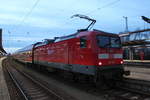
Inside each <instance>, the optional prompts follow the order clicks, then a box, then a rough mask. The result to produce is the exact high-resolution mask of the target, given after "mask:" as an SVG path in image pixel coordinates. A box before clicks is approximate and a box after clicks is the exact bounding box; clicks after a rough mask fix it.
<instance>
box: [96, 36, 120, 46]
mask: <svg viewBox="0 0 150 100" xmlns="http://www.w3.org/2000/svg"><path fill="white" fill-rule="evenodd" d="M97 43H98V46H99V47H101V48H120V47H121V42H120V38H119V37H110V36H97Z"/></svg>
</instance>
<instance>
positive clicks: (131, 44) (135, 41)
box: [122, 40, 150, 46]
mask: <svg viewBox="0 0 150 100" xmlns="http://www.w3.org/2000/svg"><path fill="white" fill-rule="evenodd" d="M145 44H150V41H147V40H134V41H127V42H123V43H122V45H123V46H134V45H145Z"/></svg>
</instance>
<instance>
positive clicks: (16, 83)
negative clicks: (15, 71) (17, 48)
mask: <svg viewBox="0 0 150 100" xmlns="http://www.w3.org/2000/svg"><path fill="white" fill-rule="evenodd" d="M6 70H7V72H8V74H9V76H10V77H11V79H12V80H13V82H14V84H15V85H16V87H17V88H18V89H19V91H20V92H21V94H22V95H23V97H24V99H25V100H30V99H29V98H28V97H27V95H26V94H25V93H24V91H23V89H22V88H21V87H20V85H19V83H18V82H17V80H16V79H15V77H14V76H13V75H12V73H11V72H10V71H9V70H8V68H6Z"/></svg>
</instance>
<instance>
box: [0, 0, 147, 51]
mask: <svg viewBox="0 0 150 100" xmlns="http://www.w3.org/2000/svg"><path fill="white" fill-rule="evenodd" d="M0 2H1V5H0V27H1V28H3V46H4V49H5V50H6V51H7V52H14V51H15V50H17V49H19V48H22V47H25V46H27V45H29V44H32V43H35V42H37V41H42V40H43V39H45V38H53V37H56V36H63V35H68V34H72V33H75V32H76V30H77V29H81V28H85V27H86V26H87V25H88V24H89V22H88V21H86V20H83V19H79V18H73V19H71V18H70V17H71V16H72V15H74V14H83V15H87V16H89V17H91V18H94V19H96V20H97V23H96V24H95V26H94V27H93V28H94V29H99V30H103V31H106V32H112V33H119V32H123V31H124V30H125V19H124V18H123V16H127V17H128V24H129V30H130V31H133V30H136V29H143V28H148V27H150V25H148V24H147V23H145V22H144V21H143V20H141V18H140V16H142V15H144V16H147V17H150V0H0Z"/></svg>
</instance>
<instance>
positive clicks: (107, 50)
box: [12, 29, 126, 82]
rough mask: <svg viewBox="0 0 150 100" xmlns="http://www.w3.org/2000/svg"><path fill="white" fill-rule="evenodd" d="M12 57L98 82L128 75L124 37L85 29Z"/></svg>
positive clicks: (16, 53) (24, 49)
mask: <svg viewBox="0 0 150 100" xmlns="http://www.w3.org/2000/svg"><path fill="white" fill-rule="evenodd" d="M12 56H13V58H14V59H16V60H18V61H21V62H24V63H27V64H34V65H35V64H36V65H41V67H42V68H44V69H49V70H51V71H55V70H57V71H58V70H60V71H67V72H71V73H73V74H82V75H85V76H90V77H93V80H94V82H97V81H98V80H100V79H101V77H103V78H105V79H112V78H122V77H123V75H126V71H125V70H124V68H123V65H122V64H123V50H122V46H121V41H120V37H119V36H118V35H117V34H113V33H108V32H104V31H101V30H96V29H93V30H87V29H81V30H78V31H77V32H76V33H74V34H71V35H67V36H62V37H55V38H54V39H45V41H43V42H37V43H34V44H32V45H30V46H27V47H25V48H23V49H20V50H18V51H17V52H15V53H14V54H12Z"/></svg>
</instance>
